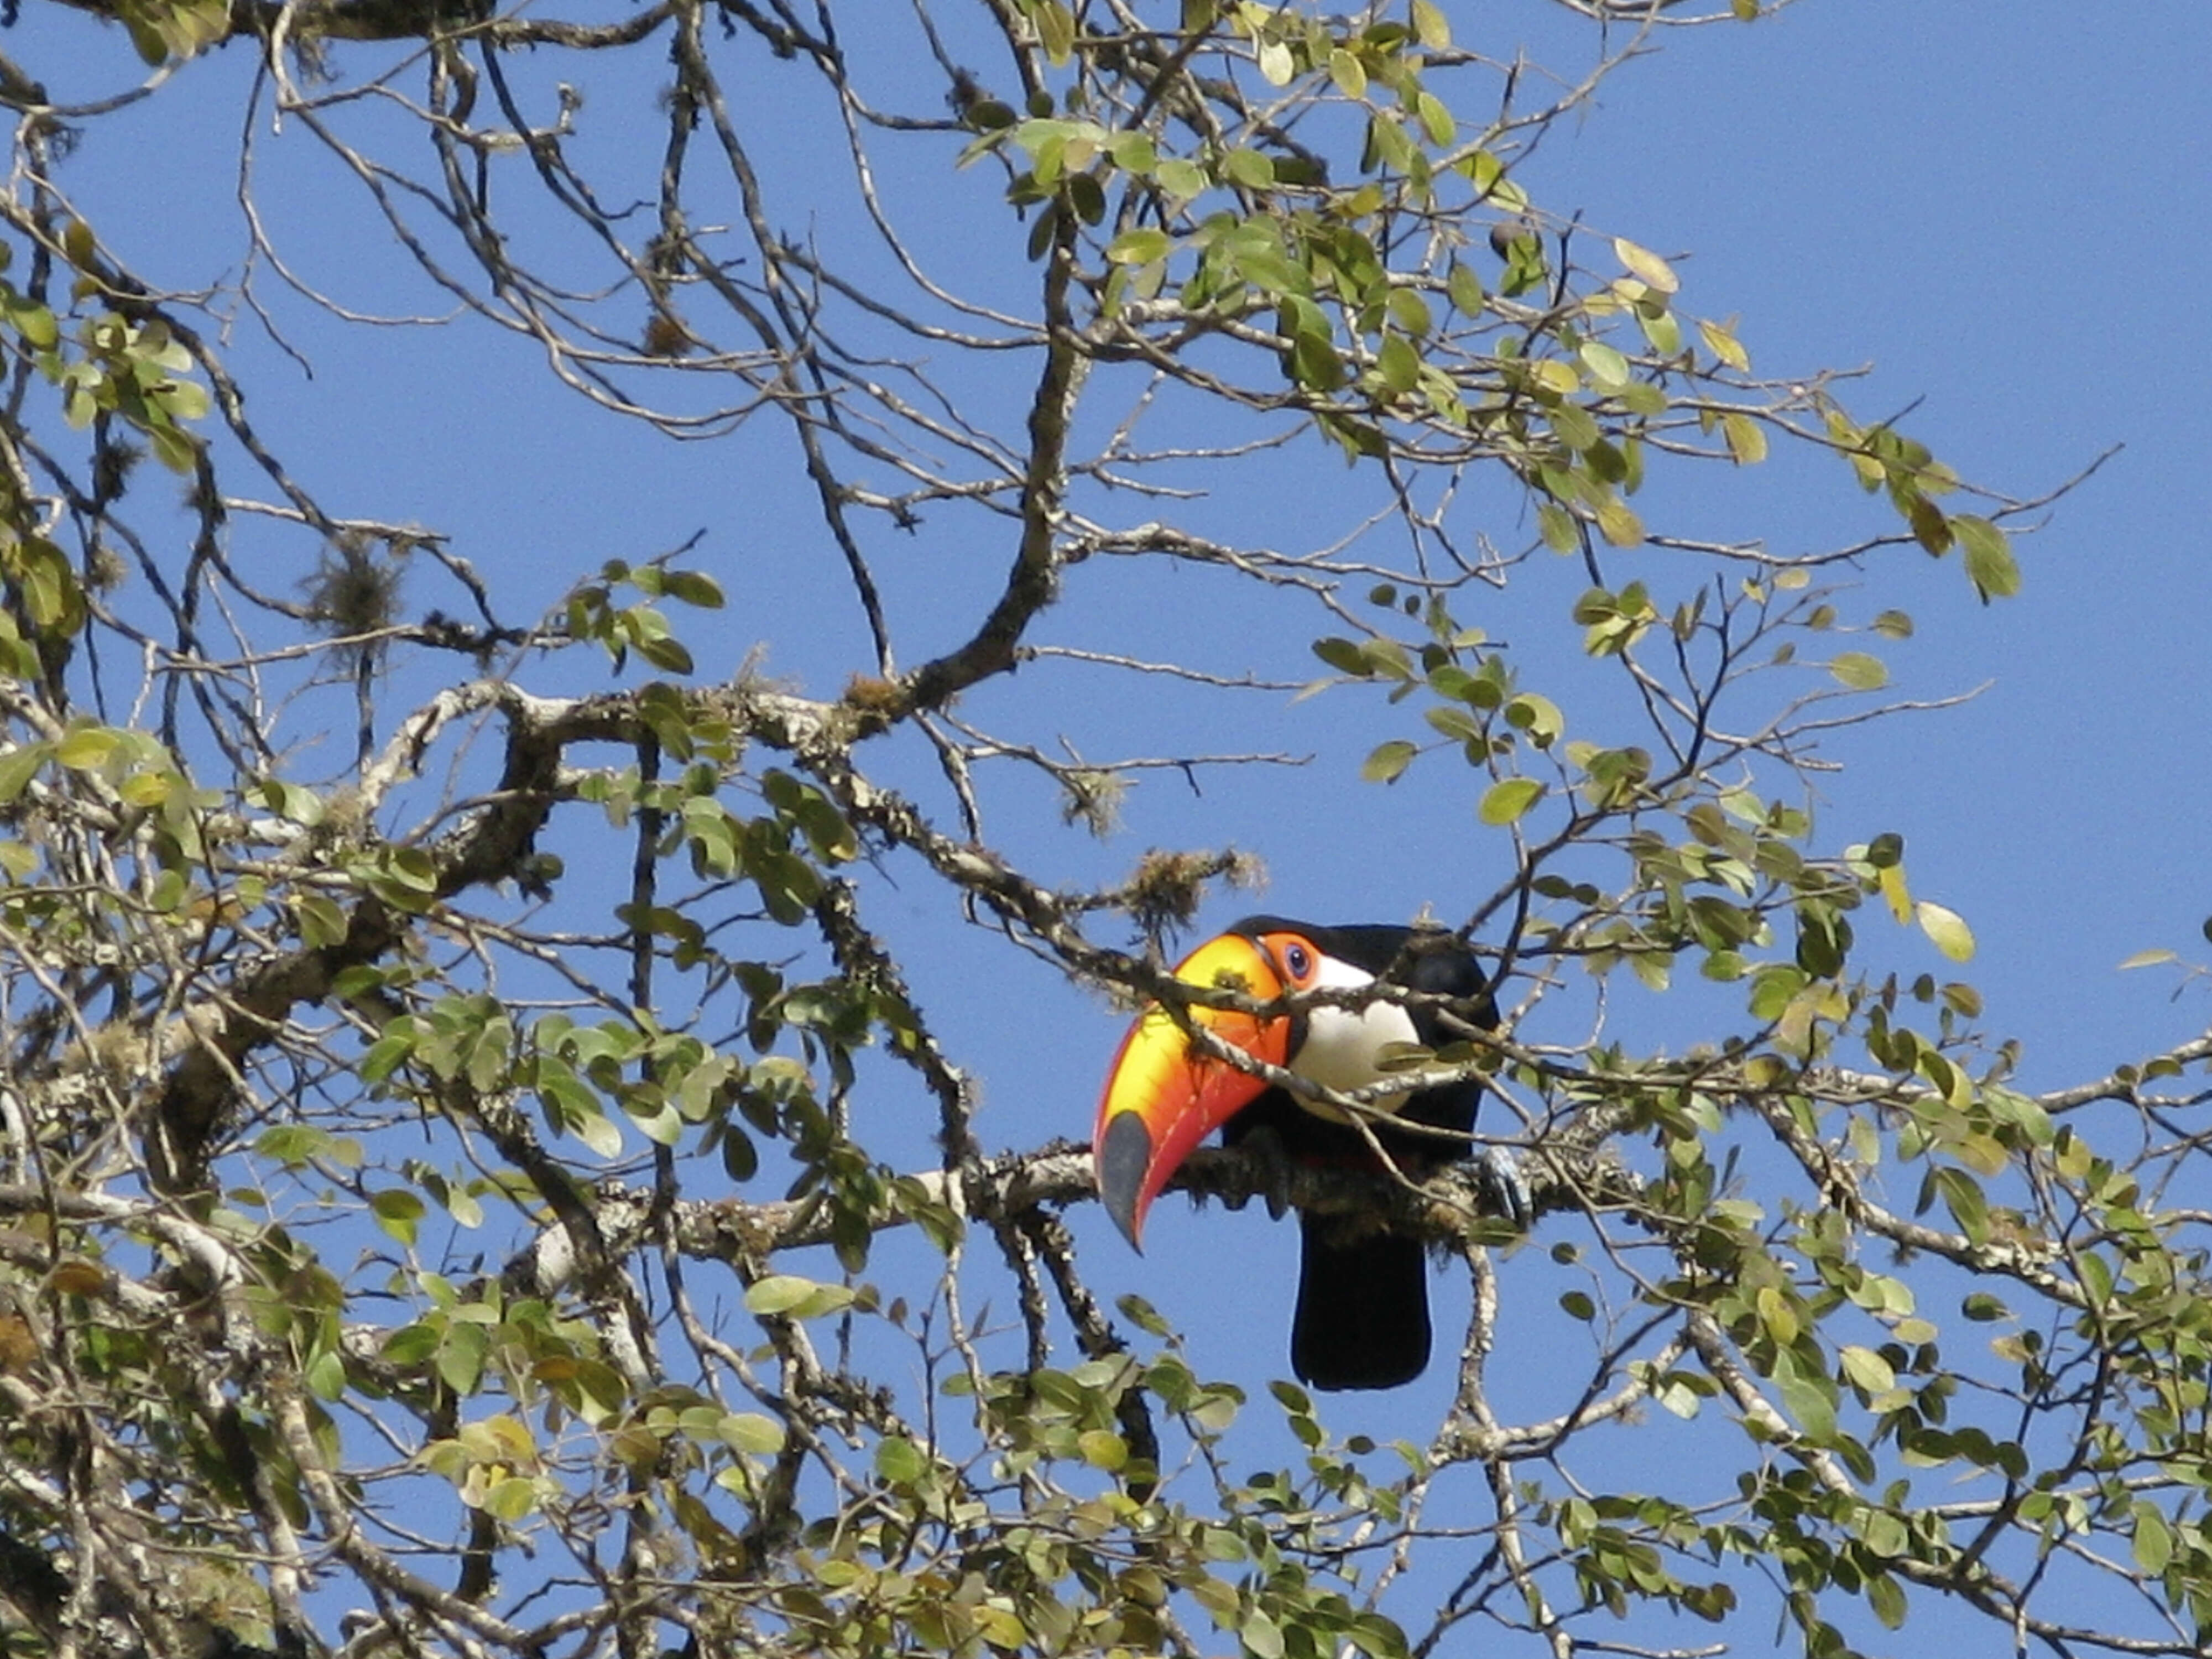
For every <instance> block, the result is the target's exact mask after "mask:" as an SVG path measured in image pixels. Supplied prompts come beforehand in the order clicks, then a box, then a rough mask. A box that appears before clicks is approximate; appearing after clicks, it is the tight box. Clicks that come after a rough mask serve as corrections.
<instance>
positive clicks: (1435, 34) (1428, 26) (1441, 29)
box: [1413, 0, 1451, 52]
mask: <svg viewBox="0 0 2212 1659" xmlns="http://www.w3.org/2000/svg"><path fill="white" fill-rule="evenodd" d="M1413 38H1414V39H1415V40H1419V42H1420V43H1421V44H1422V45H1423V46H1426V47H1428V48H1429V49H1430V50H1431V52H1442V51H1443V49H1444V48H1445V47H1446V46H1449V45H1451V23H1450V21H1449V19H1447V18H1446V17H1445V16H1444V14H1443V7H1441V6H1439V5H1437V3H1436V0H1413Z"/></svg>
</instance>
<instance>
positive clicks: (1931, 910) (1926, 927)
mask: <svg viewBox="0 0 2212 1659" xmlns="http://www.w3.org/2000/svg"><path fill="white" fill-rule="evenodd" d="M1912 908H1913V914H1914V915H1917V917H1918V918H1919V920H1920V931H1921V932H1922V933H1925V934H1927V935H1928V937H1929V940H1930V941H1931V942H1932V943H1933V944H1934V945H1935V946H1936V949H1937V950H1939V951H1942V953H1943V954H1944V955H1945V956H1947V957H1950V958H1951V960H1952V961H1954V962H1968V961H1971V960H1972V958H1973V954H1974V930H1973V929H1972V928H1971V927H1967V926H1966V918H1965V917H1964V916H1961V915H1960V914H1959V913H1958V912H1957V911H1956V910H1948V909H1946V908H1943V906H1942V905H1940V904H1934V903H1930V902H1929V901H1928V900H1926V899H1923V900H1921V901H1920V902H1919V903H1917V904H1916V905H1914V906H1913V907H1912Z"/></svg>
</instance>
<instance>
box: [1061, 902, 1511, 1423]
mask: <svg viewBox="0 0 2212 1659" xmlns="http://www.w3.org/2000/svg"><path fill="white" fill-rule="evenodd" d="M1176 978H1178V979H1180V980H1183V981H1187V982H1188V983H1190V984H1193V985H1202V986H1207V987H1214V988H1219V989H1229V990H1236V991H1239V992H1242V993H1243V994H1244V995H1246V996H1248V997H1250V998H1251V999H1253V1000H1255V1001H1257V1002H1272V1001H1273V1000H1276V999H1277V998H1279V997H1281V996H1283V995H1284V994H1285V993H1291V992H1299V991H1315V990H1334V991H1356V990H1357V989H1358V987H1362V986H1368V985H1372V984H1374V983H1376V981H1378V980H1379V981H1385V982H1387V983H1389V984H1393V985H1401V986H1404V987H1407V989H1408V990H1412V991H1418V992H1425V993H1430V994H1436V995H1438V996H1443V997H1449V998H1452V999H1455V1002H1456V1004H1457V1006H1456V1008H1455V1009H1454V1010H1453V1011H1452V1012H1455V1013H1456V1015H1457V1018H1458V1019H1459V1021H1461V1022H1462V1024H1460V1025H1459V1026H1458V1028H1457V1029H1455V1028H1454V1026H1453V1024H1451V1023H1450V1021H1449V1019H1448V1018H1446V1014H1445V1011H1444V1010H1443V1008H1442V1007H1441V1006H1437V1005H1430V1006H1418V1007H1406V1006H1401V1005H1399V1004H1398V1003H1395V1002H1390V1001H1386V1000H1379V999H1378V1000H1373V1001H1369V1002H1365V1003H1364V1004H1359V1003H1357V1002H1356V1001H1355V1002H1353V1003H1352V1006H1346V1005H1340V1004H1334V1003H1322V1004H1318V1005H1316V1006H1306V1007H1301V1008H1297V1009H1296V1010H1295V1011H1294V1012H1286V1013H1283V1014H1279V1015H1274V1016H1272V1017H1271V1016H1265V1015H1259V1014H1251V1013H1245V1012H1238V1011H1236V1010H1233V1009H1223V1008H1206V1007H1201V1006H1197V1005H1195V1004H1193V1005H1191V1006H1190V1007H1189V1009H1188V1018H1189V1020H1190V1022H1191V1024H1193V1025H1197V1026H1203V1027H1204V1028H1205V1029H1206V1030H1208V1031H1209V1032H1211V1033H1212V1035H1213V1036H1216V1037H1218V1039H1220V1041H1221V1042H1224V1043H1226V1044H1228V1045H1229V1046H1231V1047H1232V1048H1241V1049H1243V1051H1244V1052H1245V1053H1246V1054H1251V1055H1254V1056H1255V1057H1256V1058H1258V1059H1261V1060H1266V1061H1267V1063H1268V1064H1270V1065H1272V1066H1280V1067H1282V1068H1283V1069H1285V1070H1286V1071H1288V1072H1290V1073H1292V1074H1293V1075H1294V1076H1296V1077H1299V1078H1302V1079H1305V1080H1307V1081H1309V1082H1311V1083H1316V1084H1318V1085H1322V1086H1323V1087H1324V1088H1328V1089H1331V1090H1334V1091H1350V1090H1354V1089H1358V1088H1362V1087H1364V1086H1365V1085H1369V1084H1372V1083H1376V1082H1379V1081H1381V1080H1383V1079H1385V1078H1386V1077H1388V1076H1389V1074H1390V1073H1389V1072H1388V1071H1387V1070H1386V1069H1385V1068H1384V1064H1383V1062H1384V1060H1386V1059H1387V1058H1388V1057H1389V1054H1390V1053H1391V1051H1392V1045H1394V1044H1401V1045H1402V1044H1418V1045H1419V1046H1420V1047H1422V1048H1442V1047H1443V1046H1444V1045H1445V1044H1446V1043H1449V1042H1455V1041H1459V1040H1461V1039H1462V1038H1463V1036H1464V1035H1465V1032H1466V1028H1467V1026H1468V1025H1469V1024H1472V1025H1473V1026H1474V1027H1476V1028H1479V1029H1484V1030H1487V1029H1490V1028H1492V1027H1494V1026H1495V1025H1496V1024H1497V1021H1498V1013H1497V1006H1496V1005H1495V1003H1493V1002H1492V1000H1491V996H1490V989H1489V984H1488V981H1487V980H1486V978H1485V976H1484V975H1483V972H1482V969H1481V967H1480V964H1478V963H1476V961H1475V959H1474V955H1473V954H1472V953H1471V952H1470V951H1468V948H1467V947H1466V945H1464V944H1462V943H1461V942H1460V941H1458V940H1457V939H1454V938H1453V937H1452V936H1451V935H1450V934H1449V933H1443V932H1442V931H1440V930H1436V929H1424V930H1419V931H1416V930H1415V929H1413V928H1410V927H1385V926H1380V925H1367V926H1360V927H1314V926H1311V925H1310V924H1309V923H1306V922H1302V921H1286V920H1285V919H1284V918H1283V917H1280V916H1248V917H1247V918H1245V920H1243V921H1240V922H1238V923H1237V925H1236V926H1235V927H1231V929H1230V930H1229V931H1228V932H1227V933H1224V934H1222V935H1221V936H1220V937H1219V938H1218V939H1214V940H1212V942H1210V943H1208V944H1206V945H1200V947H1199V948H1198V949H1197V950H1196V951H1193V952H1192V953H1191V954H1190V955H1189V956H1188V957H1185V958H1184V959H1183V961H1182V963H1180V964H1178V965H1177V967H1176ZM1481 1095H1482V1085H1481V1084H1480V1081H1478V1080H1476V1079H1472V1078H1470V1079H1466V1080H1465V1081H1462V1082H1458V1083H1451V1084H1446V1085H1443V1086H1441V1087H1437V1088H1432V1089H1423V1090H1419V1091H1415V1092H1413V1093H1410V1094H1403V1095H1398V1096H1384V1097H1381V1098H1379V1099H1376V1100H1374V1101H1372V1102H1371V1104H1372V1105H1373V1106H1374V1107H1375V1108H1376V1110H1377V1111H1378V1112H1381V1113H1387V1114H1389V1118H1387V1119H1385V1118H1382V1117H1377V1118H1375V1119H1372V1120H1370V1121H1371V1123H1372V1126H1373V1130H1374V1137H1375V1142H1376V1144H1379V1145H1380V1146H1382V1148H1383V1151H1384V1152H1386V1153H1387V1154H1388V1155H1389V1158H1390V1161H1391V1162H1392V1163H1393V1164H1395V1165H1396V1167H1397V1168H1398V1169H1399V1170H1401V1171H1402V1172H1403V1173H1404V1174H1406V1175H1407V1176H1410V1177H1411V1178H1413V1179H1414V1180H1417V1181H1418V1180H1419V1179H1421V1178H1422V1177H1423V1176H1425V1175H1426V1174H1428V1173H1430V1172H1431V1171H1432V1170H1437V1169H1438V1168H1440V1167H1442V1166H1443V1165H1444V1164H1449V1163H1450V1162H1452V1161H1454V1160H1455V1159H1457V1158H1464V1157H1465V1156H1466V1155H1467V1152H1468V1146H1467V1143H1466V1142H1465V1141H1464V1140H1456V1141H1455V1140H1454V1139H1451V1138H1450V1137H1449V1136H1439V1135H1425V1134H1421V1133H1417V1132H1414V1131H1411V1130H1407V1129H1400V1128H1396V1127H1393V1122H1394V1121H1395V1122H1403V1123H1420V1124H1426V1125H1430V1126H1431V1127H1436V1128H1439V1129H1446V1130H1450V1131H1453V1132H1455V1133H1456V1134H1460V1135H1464V1134H1465V1133H1467V1131H1468V1129H1469V1128H1470V1127H1472V1126H1473V1124H1474V1109H1475V1104H1476V1103H1477V1102H1478V1101H1479V1100H1480V1098H1481ZM1217 1128H1218V1129H1219V1130H1220V1131H1221V1132H1222V1140H1223V1142H1224V1144H1225V1145H1227V1146H1236V1145H1237V1144H1238V1143H1240V1142H1243V1141H1245V1140H1247V1139H1250V1138H1251V1137H1253V1136H1255V1134H1265V1135H1267V1136H1271V1137H1273V1142H1274V1146H1273V1151H1274V1152H1277V1153H1279V1155H1281V1156H1284V1157H1285V1158H1290V1159H1293V1160H1295V1161H1297V1162H1300V1163H1307V1164H1339V1165H1343V1166H1346V1167H1350V1168H1354V1169H1364V1170H1376V1169H1378V1168H1379V1167H1380V1165H1379V1163H1378V1160H1377V1159H1376V1155H1375V1151H1374V1147H1373V1146H1370V1143H1369V1141H1368V1139H1367V1137H1366V1135H1365V1134H1364V1133H1362V1132H1361V1130H1360V1128H1359V1127H1358V1126H1357V1125H1356V1124H1354V1123H1353V1122H1352V1121H1350V1119H1349V1117H1348V1116H1347V1115H1346V1113H1345V1112H1344V1111H1343V1110H1342V1109H1340V1108H1331V1107H1329V1106H1328V1105H1325V1104H1323V1103H1321V1102H1319V1101H1316V1100H1311V1099H1309V1098H1306V1097H1301V1096H1299V1095H1297V1094H1296V1093H1294V1092H1293V1091H1291V1090H1290V1089H1287V1088H1283V1087H1278V1086H1274V1085H1270V1084H1269V1083H1267V1081H1266V1079H1262V1078H1259V1077H1255V1076H1254V1075H1252V1074H1251V1073H1249V1072H1244V1071H1240V1070H1238V1069H1237V1067H1236V1066H1233V1065H1231V1063H1230V1062H1229V1061H1227V1060H1222V1059H1219V1058H1218V1057H1216V1056H1214V1055H1211V1054H1206V1052H1204V1050H1203V1049H1202V1048H1200V1047H1199V1045H1198V1044H1197V1043H1196V1042H1194V1039H1193V1038H1192V1037H1191V1036H1190V1035H1189V1034H1188V1032H1187V1031H1186V1030H1184V1029H1183V1028H1182V1026H1181V1025H1179V1024H1177V1023H1176V1020H1175V1018H1173V1017H1172V1016H1171V1015H1170V1014H1169V1013H1168V1012H1167V1011H1166V1010H1165V1009H1164V1008H1162V1007H1160V1006H1158V1005H1155V1006H1152V1007H1151V1008H1148V1009H1146V1011H1145V1013H1144V1015H1143V1016H1142V1018H1139V1020H1138V1021H1137V1023H1136V1024H1135V1025H1134V1026H1133V1027H1132V1028H1131V1030H1130V1031H1129V1035H1128V1036H1127V1037H1125V1038H1124V1039H1122V1042H1121V1052H1120V1053H1119V1054H1116V1055H1115V1059H1114V1069H1113V1071H1112V1073H1110V1074H1109V1077H1108V1079H1107V1082H1106V1092H1105V1094H1104V1096H1103V1097H1102V1098H1101V1099H1100V1101H1099V1103H1098V1124H1097V1131H1096V1133H1095V1135H1094V1138H1093V1141H1092V1148H1091V1151H1092V1157H1093V1159H1094V1161H1095V1164H1096V1169H1097V1181H1098V1194H1099V1197H1100V1198H1101V1199H1102V1200H1103V1201H1104V1203H1105V1206H1106V1212H1107V1213H1108V1214H1109V1215H1110V1216H1112V1217H1113V1218H1114V1221H1115V1225H1117V1226H1119V1227H1120V1228H1121V1231H1122V1233H1123V1234H1124V1235H1125V1236H1126V1237H1127V1238H1128V1240H1129V1243H1131V1244H1133V1245H1139V1248H1141V1244H1140V1236H1141V1234H1142V1231H1143V1229H1144V1225H1145V1213H1146V1211H1147V1210H1148V1209H1150V1208H1151V1206H1152V1200H1153V1199H1154V1198H1155V1197H1156V1196H1157V1195H1158V1193H1159V1191H1160V1189H1161V1188H1163V1187H1164V1186H1165V1185H1166V1184H1167V1182H1168V1178H1169V1177H1170V1176H1172V1175H1173V1174H1174V1173H1175V1172H1176V1168H1177V1167H1178V1166H1179V1165H1180V1164H1182V1161H1183V1160H1184V1159H1185V1158H1188V1156H1189V1155H1190V1153H1191V1152H1192V1150H1193V1149H1194V1147H1196V1146H1197V1145H1198V1144H1199V1142H1200V1141H1201V1140H1203V1139H1206V1135H1207V1134H1208V1133H1211V1132H1212V1131H1213V1130H1215V1129H1217ZM1486 1176H1487V1178H1488V1179H1487V1184H1489V1185H1491V1186H1492V1188H1493V1189H1494V1194H1495V1196H1496V1197H1497V1198H1498V1200H1499V1201H1500V1203H1501V1205H1502V1206H1503V1207H1504V1208H1505V1209H1506V1210H1507V1211H1508V1212H1510V1214H1511V1215H1512V1216H1513V1218H1514V1219H1516V1221H1525V1219H1526V1209H1527V1200H1526V1196H1525V1194H1524V1193H1522V1190H1521V1188H1520V1185H1519V1177H1518V1176H1517V1175H1516V1174H1515V1173H1514V1172H1513V1170H1512V1165H1511V1164H1510V1160H1509V1159H1504V1158H1503V1157H1502V1155H1501V1157H1500V1159H1499V1160H1498V1161H1497V1162H1494V1163H1493V1164H1491V1165H1489V1166H1488V1167H1487V1168H1486ZM1298 1219H1299V1231H1300V1255H1301V1261H1302V1265H1301V1269H1300V1273H1299V1279H1298V1302H1297V1314H1296V1316H1295V1317H1294V1318H1293V1321H1292V1323H1291V1369H1292V1370H1295V1371H1296V1372H1297V1374H1298V1376H1299V1377H1300V1378H1301V1379H1302V1380H1303V1381H1304V1382H1306V1383H1310V1384H1311V1385H1313V1386H1314V1387H1315V1388H1317V1389H1389V1388H1395V1387H1396V1386H1397V1385H1398V1384H1399V1383H1407V1382H1411V1381H1412V1380H1413V1378H1414V1377H1416V1376H1419V1375H1420V1372H1421V1369H1422V1367H1423V1366H1425V1365H1426V1364H1428V1359H1429V1295H1428V1267H1427V1263H1426V1261H1425V1260H1424V1253H1423V1249H1422V1246H1421V1243H1420V1241H1419V1239H1415V1238H1408V1237H1401V1236H1400V1235H1397V1234H1393V1233H1388V1232H1382V1231H1376V1230H1375V1229H1374V1228H1373V1227H1372V1226H1364V1225H1362V1223H1361V1222H1360V1221H1359V1220H1358V1219H1357V1218H1348V1217H1341V1216H1320V1215H1304V1214H1301V1215H1300V1217H1299V1218H1298Z"/></svg>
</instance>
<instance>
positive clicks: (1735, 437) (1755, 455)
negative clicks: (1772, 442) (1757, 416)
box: [1721, 414, 1766, 466]
mask: <svg viewBox="0 0 2212 1659" xmlns="http://www.w3.org/2000/svg"><path fill="white" fill-rule="evenodd" d="M1721 433H1722V435H1723V436H1724V437H1725V438H1727V440H1728V447H1729V455H1730V456H1731V457H1733V458H1734V459H1735V464H1736V465H1738V466H1756V465H1759V462H1761V461H1763V460H1765V459H1766V431H1765V428H1763V427H1761V426H1760V425H1759V422H1757V421H1754V420H1753V419H1752V418H1751V416H1748V415H1735V414H1730V415H1723V416H1721Z"/></svg>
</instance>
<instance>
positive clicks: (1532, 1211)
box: [1474, 1146, 1536, 1233]
mask: <svg viewBox="0 0 2212 1659" xmlns="http://www.w3.org/2000/svg"><path fill="white" fill-rule="evenodd" d="M1474 1180H1475V1184H1476V1185H1477V1186H1479V1187H1480V1188H1482V1205H1483V1208H1484V1209H1485V1210H1486V1211H1487V1212H1489V1213H1490V1214H1492V1215H1493V1216H1496V1217H1498V1218H1499V1219H1501V1220H1504V1221H1510V1222H1511V1223H1512V1224H1513V1231H1516V1232H1520V1233H1525V1232H1527V1231H1528V1224H1529V1223H1530V1222H1531V1221H1533V1220H1534V1219H1535V1216H1536V1202H1535V1200H1534V1198H1533V1197H1532V1196H1531V1195H1530V1194H1529V1191H1528V1177H1527V1176H1523V1175H1522V1173H1521V1165H1520V1164H1519V1163H1518V1162H1517V1161H1516V1159H1515V1158H1514V1156H1513V1154H1512V1153H1511V1152H1508V1151H1506V1150H1505V1148H1504V1147H1503V1146H1486V1147H1484V1148H1483V1149H1482V1151H1481V1152H1480V1153H1478V1154H1477V1155H1476V1157H1475V1160H1474Z"/></svg>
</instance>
